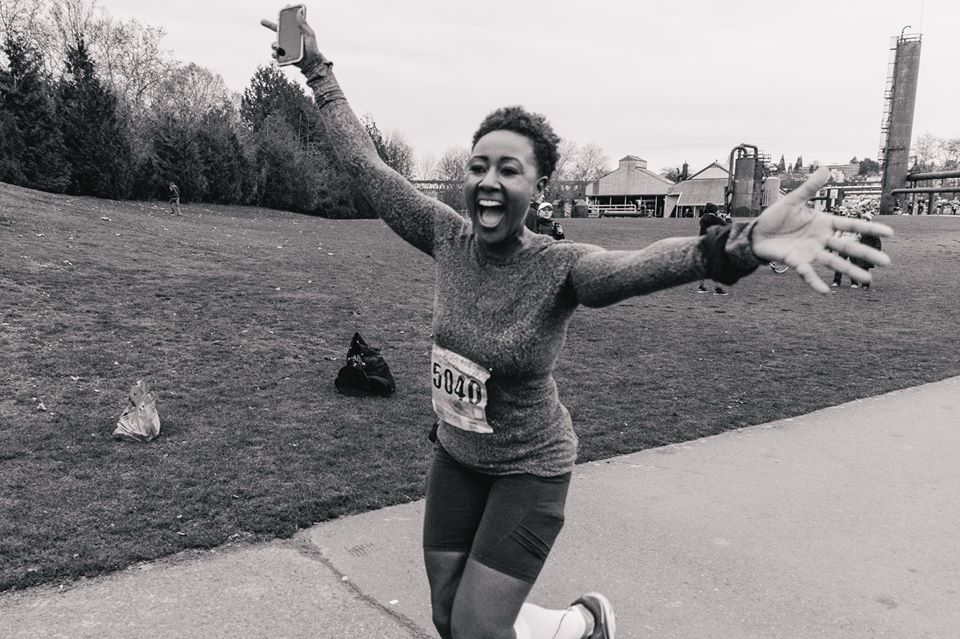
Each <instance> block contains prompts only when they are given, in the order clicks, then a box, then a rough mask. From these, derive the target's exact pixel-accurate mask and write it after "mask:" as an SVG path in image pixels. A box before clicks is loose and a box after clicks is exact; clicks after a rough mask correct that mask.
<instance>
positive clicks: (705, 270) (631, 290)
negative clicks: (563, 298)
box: [569, 221, 760, 307]
mask: <svg viewBox="0 0 960 639" xmlns="http://www.w3.org/2000/svg"><path fill="white" fill-rule="evenodd" d="M754 224H756V221H753V222H750V223H747V224H744V223H735V224H732V225H729V226H713V227H711V228H710V229H709V230H708V231H707V233H706V234H705V235H700V236H697V237H673V238H668V239H665V240H660V241H658V242H654V243H653V244H651V245H650V246H647V247H646V248H643V249H640V250H638V251H605V250H603V249H601V248H597V247H592V250H590V251H588V252H587V253H585V254H584V255H583V256H582V257H580V259H579V260H577V262H576V264H575V265H574V267H573V268H572V269H571V271H570V276H569V283H570V285H571V286H572V288H573V291H574V293H575V295H576V298H577V301H578V302H579V303H580V304H583V305H584V306H593V307H597V306H609V305H610V304H615V303H617V302H619V301H621V300H624V299H627V298H628V297H633V296H635V295H645V294H647V293H653V292H655V291H659V290H662V289H665V288H671V287H673V286H679V285H681V284H687V283H689V282H695V281H697V280H700V279H703V278H710V279H712V280H714V281H717V282H720V283H721V284H727V285H729V284H733V283H734V282H736V281H737V280H738V279H740V278H741V277H743V276H745V275H748V274H749V273H752V272H753V271H754V269H756V268H757V266H759V264H760V262H759V261H758V260H757V259H756V257H755V256H754V255H753V251H752V250H751V249H750V232H751V230H752V228H753V226H754Z"/></svg>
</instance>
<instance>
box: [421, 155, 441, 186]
mask: <svg viewBox="0 0 960 639" xmlns="http://www.w3.org/2000/svg"><path fill="white" fill-rule="evenodd" d="M437 164H438V160H437V158H436V156H433V155H425V156H423V157H422V158H420V159H419V160H417V179H420V180H432V179H434V177H435V174H436V170H437Z"/></svg>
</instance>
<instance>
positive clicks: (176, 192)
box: [170, 182, 180, 217]
mask: <svg viewBox="0 0 960 639" xmlns="http://www.w3.org/2000/svg"><path fill="white" fill-rule="evenodd" d="M174 213H176V214H177V217H180V189H179V188H177V185H176V184H174V183H173V182H170V215H173V214H174Z"/></svg>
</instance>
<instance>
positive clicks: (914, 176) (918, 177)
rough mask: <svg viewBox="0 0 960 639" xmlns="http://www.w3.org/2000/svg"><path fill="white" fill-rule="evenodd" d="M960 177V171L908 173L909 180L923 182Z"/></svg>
mask: <svg viewBox="0 0 960 639" xmlns="http://www.w3.org/2000/svg"><path fill="white" fill-rule="evenodd" d="M949 178H960V171H931V172H930V173H908V174H907V182H921V181H923V180H946V179H949Z"/></svg>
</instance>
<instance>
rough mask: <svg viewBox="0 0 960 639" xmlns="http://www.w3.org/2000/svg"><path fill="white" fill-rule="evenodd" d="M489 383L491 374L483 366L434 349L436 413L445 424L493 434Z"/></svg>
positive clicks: (433, 368)
mask: <svg viewBox="0 0 960 639" xmlns="http://www.w3.org/2000/svg"><path fill="white" fill-rule="evenodd" d="M488 379H490V371H488V370H487V369H485V368H484V367H483V366H480V365H479V364H477V363H476V362H473V361H471V360H469V359H467V358H466V357H464V356H463V355H458V354H457V353H454V352H453V351H451V350H447V349H446V348H443V347H442V346H437V345H436V344H434V345H433V357H432V361H431V382H432V385H433V410H434V412H436V414H437V417H439V418H440V419H441V420H443V421H445V422H446V423H448V424H450V425H451V426H456V427H457V428H461V429H463V430H469V431H472V432H475V433H492V432H493V429H492V428H490V424H488V423H487V380H488Z"/></svg>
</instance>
